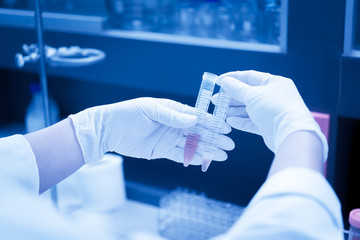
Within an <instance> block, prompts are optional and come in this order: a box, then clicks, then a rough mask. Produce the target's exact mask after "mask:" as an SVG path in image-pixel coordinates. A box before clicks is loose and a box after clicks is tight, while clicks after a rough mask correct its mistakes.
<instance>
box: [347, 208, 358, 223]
mask: <svg viewBox="0 0 360 240" xmlns="http://www.w3.org/2000/svg"><path fill="white" fill-rule="evenodd" d="M349 223H350V224H351V225H352V226H354V227H357V228H360V208H357V209H353V210H351V212H350V214H349Z"/></svg>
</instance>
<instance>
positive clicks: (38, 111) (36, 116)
mask: <svg viewBox="0 0 360 240" xmlns="http://www.w3.org/2000/svg"><path fill="white" fill-rule="evenodd" d="M30 90H31V92H32V93H33V97H32V99H31V101H30V103H29V105H28V107H27V109H26V116H25V128H26V132H27V133H30V132H34V131H37V130H40V129H43V128H45V117H44V107H43V100H42V95H41V91H40V87H39V85H37V84H31V86H30ZM49 110H50V124H54V123H56V122H58V121H59V118H60V117H59V116H60V114H59V107H58V106H57V104H56V102H55V101H54V100H53V99H52V98H51V97H49Z"/></svg>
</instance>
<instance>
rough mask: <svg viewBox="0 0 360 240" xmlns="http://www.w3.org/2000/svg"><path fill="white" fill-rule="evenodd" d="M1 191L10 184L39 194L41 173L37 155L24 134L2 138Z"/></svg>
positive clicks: (0, 139) (0, 153)
mask: <svg viewBox="0 0 360 240" xmlns="http://www.w3.org/2000/svg"><path fill="white" fill-rule="evenodd" d="M0 175H1V180H2V182H3V183H0V192H4V191H6V190H7V188H8V187H9V185H7V184H4V182H6V183H8V184H11V186H14V185H16V186H17V188H21V189H19V190H21V191H27V192H28V193H30V194H32V195H34V196H36V195H38V194H39V173H38V168H37V164H36V159H35V155H34V153H33V151H32V149H31V146H30V144H29V142H28V141H27V140H26V139H25V137H24V136H23V135H13V136H10V137H6V138H0Z"/></svg>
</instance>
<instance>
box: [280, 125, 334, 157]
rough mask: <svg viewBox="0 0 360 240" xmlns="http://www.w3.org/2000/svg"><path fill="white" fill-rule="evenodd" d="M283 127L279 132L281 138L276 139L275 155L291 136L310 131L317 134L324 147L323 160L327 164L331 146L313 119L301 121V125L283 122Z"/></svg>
mask: <svg viewBox="0 0 360 240" xmlns="http://www.w3.org/2000/svg"><path fill="white" fill-rule="evenodd" d="M281 125H283V126H284V128H283V129H282V130H281V131H278V132H281V134H279V137H277V138H276V139H275V146H274V150H275V151H274V152H275V153H277V152H278V150H279V147H280V145H281V143H282V142H283V141H284V140H285V138H286V137H287V136H289V135H290V134H292V133H294V132H297V131H310V132H313V133H315V134H316V135H317V136H318V138H319V139H320V141H321V143H322V146H323V160H324V162H326V160H327V158H328V151H329V145H328V142H327V139H326V137H325V135H324V134H323V133H322V132H321V129H320V127H319V125H318V124H317V122H316V121H315V120H314V119H313V118H308V119H307V120H304V121H301V124H299V122H297V123H284V122H282V124H281ZM279 128H281V126H279ZM275 136H276V135H275Z"/></svg>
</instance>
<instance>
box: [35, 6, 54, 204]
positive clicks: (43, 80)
mask: <svg viewBox="0 0 360 240" xmlns="http://www.w3.org/2000/svg"><path fill="white" fill-rule="evenodd" d="M40 1H41V0H35V24H36V35H37V40H38V47H39V53H40V58H39V61H40V62H39V64H40V69H39V71H40V87H41V93H42V100H43V108H44V119H45V127H48V126H50V124H51V123H50V109H49V96H48V87H47V77H46V65H45V64H46V63H45V60H46V56H45V50H44V41H43V23H42V9H41V3H40ZM50 191H51V200H52V203H53V204H54V206H55V207H57V206H58V199H57V189H56V185H55V186H53V187H52V188H51V190H50Z"/></svg>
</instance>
